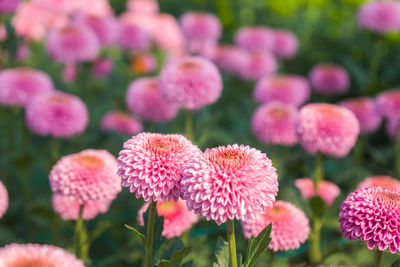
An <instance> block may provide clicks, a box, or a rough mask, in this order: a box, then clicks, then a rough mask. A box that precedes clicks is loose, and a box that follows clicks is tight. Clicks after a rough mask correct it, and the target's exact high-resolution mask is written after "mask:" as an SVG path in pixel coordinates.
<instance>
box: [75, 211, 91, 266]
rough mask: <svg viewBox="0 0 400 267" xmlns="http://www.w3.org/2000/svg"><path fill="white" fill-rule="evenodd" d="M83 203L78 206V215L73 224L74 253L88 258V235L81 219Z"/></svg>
mask: <svg viewBox="0 0 400 267" xmlns="http://www.w3.org/2000/svg"><path fill="white" fill-rule="evenodd" d="M83 207H84V205H81V206H80V207H79V217H78V220H77V221H76V226H75V255H76V256H77V257H78V258H80V259H82V260H84V261H88V260H89V242H88V235H87V231H86V228H85V224H84V221H83V217H82V213H83Z"/></svg>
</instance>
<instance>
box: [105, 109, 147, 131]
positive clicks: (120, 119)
mask: <svg viewBox="0 0 400 267" xmlns="http://www.w3.org/2000/svg"><path fill="white" fill-rule="evenodd" d="M100 128H101V129H103V130H112V131H116V132H119V133H122V134H129V135H135V134H137V133H139V132H141V131H142V128H143V127H142V124H141V123H140V122H139V121H138V120H136V119H135V118H134V117H133V116H131V115H130V114H129V113H125V112H122V111H118V110H113V111H110V112H107V113H106V114H105V115H104V116H103V118H102V119H101V122H100Z"/></svg>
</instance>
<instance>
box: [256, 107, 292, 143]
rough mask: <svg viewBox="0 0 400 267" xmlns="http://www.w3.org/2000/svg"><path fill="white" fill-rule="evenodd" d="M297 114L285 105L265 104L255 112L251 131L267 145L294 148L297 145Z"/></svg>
mask: <svg viewBox="0 0 400 267" xmlns="http://www.w3.org/2000/svg"><path fill="white" fill-rule="evenodd" d="M297 113H298V111H297V110H296V109H295V108H294V107H292V106H290V105H286V104H283V103H279V102H271V103H267V104H264V105H262V106H260V107H259V108H257V109H256V111H255V112H254V114H253V117H252V119H251V129H252V131H253V133H254V135H255V136H256V137H257V138H258V139H259V140H261V141H262V142H264V143H266V144H272V145H284V146H292V145H294V144H296V143H297V135H296V127H295V121H296V117H297Z"/></svg>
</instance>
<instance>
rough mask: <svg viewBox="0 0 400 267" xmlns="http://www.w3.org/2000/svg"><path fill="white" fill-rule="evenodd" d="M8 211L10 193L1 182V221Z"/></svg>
mask: <svg viewBox="0 0 400 267" xmlns="http://www.w3.org/2000/svg"><path fill="white" fill-rule="evenodd" d="M7 209H8V191H7V188H6V187H5V186H4V184H3V182H2V181H0V219H1V218H2V217H3V216H4V214H5V213H6V211H7Z"/></svg>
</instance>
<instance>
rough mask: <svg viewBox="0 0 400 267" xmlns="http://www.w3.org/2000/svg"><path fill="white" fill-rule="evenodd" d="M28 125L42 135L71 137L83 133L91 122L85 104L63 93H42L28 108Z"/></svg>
mask: <svg viewBox="0 0 400 267" xmlns="http://www.w3.org/2000/svg"><path fill="white" fill-rule="evenodd" d="M25 115H26V123H27V126H28V128H29V129H30V130H32V131H33V132H34V133H37V134H40V135H51V136H54V137H71V136H73V135H76V134H80V133H82V132H83V131H84V130H85V128H86V125H87V124H88V121H89V118H88V117H89V114H88V111H87V108H86V105H85V103H83V102H82V100H81V99H80V98H78V97H76V96H74V95H70V94H67V93H64V92H61V91H52V92H48V93H42V94H40V95H39V96H37V97H35V98H34V99H33V100H32V101H31V102H30V103H29V104H28V105H27V106H26V114H25Z"/></svg>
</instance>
